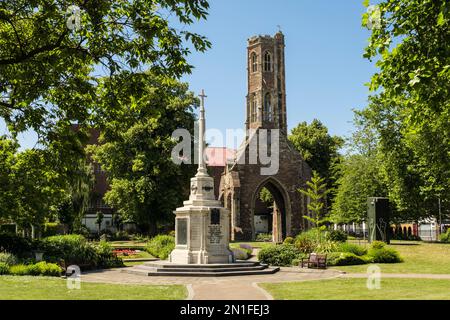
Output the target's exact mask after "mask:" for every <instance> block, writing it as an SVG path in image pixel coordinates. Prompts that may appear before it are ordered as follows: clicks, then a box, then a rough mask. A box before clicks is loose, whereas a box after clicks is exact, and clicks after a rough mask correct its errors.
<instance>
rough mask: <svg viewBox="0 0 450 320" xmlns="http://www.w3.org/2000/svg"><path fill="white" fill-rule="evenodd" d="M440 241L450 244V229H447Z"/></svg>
mask: <svg viewBox="0 0 450 320" xmlns="http://www.w3.org/2000/svg"><path fill="white" fill-rule="evenodd" d="M440 240H441V242H450V229H447V232H445V233H443V234H441V236H440Z"/></svg>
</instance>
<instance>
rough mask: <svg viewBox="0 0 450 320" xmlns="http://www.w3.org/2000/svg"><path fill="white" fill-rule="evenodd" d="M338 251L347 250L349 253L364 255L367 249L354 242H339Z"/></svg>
mask: <svg viewBox="0 0 450 320" xmlns="http://www.w3.org/2000/svg"><path fill="white" fill-rule="evenodd" d="M337 251H339V252H349V253H353V254H355V255H357V256H364V255H366V254H367V249H366V248H364V247H362V246H358V245H356V244H352V243H341V244H339V247H338V250H337Z"/></svg>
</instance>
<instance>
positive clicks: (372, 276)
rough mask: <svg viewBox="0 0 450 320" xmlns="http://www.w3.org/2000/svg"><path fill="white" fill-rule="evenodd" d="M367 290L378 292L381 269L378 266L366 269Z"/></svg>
mask: <svg viewBox="0 0 450 320" xmlns="http://www.w3.org/2000/svg"><path fill="white" fill-rule="evenodd" d="M367 275H368V277H367V283H366V285H367V289H369V290H379V289H381V269H380V267H379V266H376V265H372V266H369V267H368V268H367Z"/></svg>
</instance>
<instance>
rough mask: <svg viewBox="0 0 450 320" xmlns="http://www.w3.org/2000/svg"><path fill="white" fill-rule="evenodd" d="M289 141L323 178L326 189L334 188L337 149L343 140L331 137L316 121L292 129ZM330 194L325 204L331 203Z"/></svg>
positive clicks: (337, 161)
mask: <svg viewBox="0 0 450 320" xmlns="http://www.w3.org/2000/svg"><path fill="white" fill-rule="evenodd" d="M289 140H290V141H291V142H292V144H293V145H294V147H295V148H296V149H297V151H298V152H300V154H301V155H302V157H303V159H304V160H305V161H306V163H308V165H309V166H310V167H311V169H312V170H313V171H316V172H317V173H318V175H319V176H321V177H324V178H325V182H326V185H327V189H330V190H333V189H334V188H335V187H336V179H337V178H338V174H339V172H338V171H336V165H337V164H339V162H340V161H341V155H340V154H339V149H340V148H341V147H343V145H344V140H343V139H342V138H341V137H338V136H331V135H330V134H329V133H328V129H327V127H326V126H324V125H323V124H322V122H320V121H319V120H317V119H314V120H313V121H312V122H311V124H309V125H308V124H307V123H306V122H302V123H300V124H298V125H297V127H295V128H294V129H292V131H291V134H290V135H289ZM332 195H333V194H332V193H329V194H328V196H327V202H328V203H331V202H332V198H333V197H332Z"/></svg>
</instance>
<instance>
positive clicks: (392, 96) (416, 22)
mask: <svg viewBox="0 0 450 320" xmlns="http://www.w3.org/2000/svg"><path fill="white" fill-rule="evenodd" d="M365 4H366V5H368V1H365ZM377 8H378V9H377V11H378V16H379V18H380V19H379V23H377V24H376V27H374V26H373V25H372V34H371V36H370V39H369V45H368V47H367V48H366V51H365V56H366V57H367V58H369V59H375V58H376V59H378V61H377V63H376V65H377V66H378V68H379V71H378V72H377V73H376V74H374V75H373V77H372V79H371V82H370V89H371V90H372V91H373V92H374V94H373V96H372V97H371V99H370V104H369V106H368V108H366V110H364V111H363V112H362V115H363V116H364V117H365V119H366V121H367V122H370V123H371V125H372V126H373V127H374V128H375V129H376V130H377V132H378V134H379V143H380V150H381V155H382V156H383V168H382V169H383V170H384V172H385V176H386V177H387V178H388V179H387V180H388V181H387V183H388V188H389V196H390V198H391V199H392V200H393V201H395V203H396V205H397V207H398V209H399V210H400V211H401V212H403V213H404V216H405V218H406V217H412V218H420V217H427V216H433V215H436V214H437V211H438V210H437V206H438V198H441V199H445V200H447V202H444V203H447V204H448V203H449V202H448V200H449V198H450V185H449V184H450V121H449V119H450V117H449V116H450V86H449V83H450V48H449V46H448V43H449V42H450V3H449V2H448V1H445V0H384V1H381V2H380V3H379V5H378V6H377ZM371 20H373V16H371V15H370V14H365V15H364V16H363V25H367V23H368V22H369V21H371ZM444 209H447V210H448V208H444Z"/></svg>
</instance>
